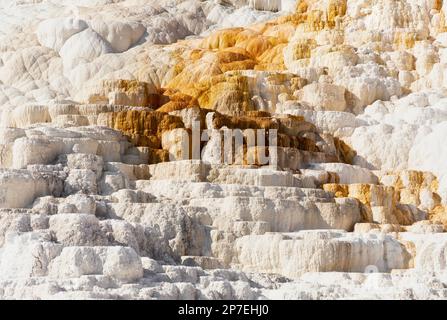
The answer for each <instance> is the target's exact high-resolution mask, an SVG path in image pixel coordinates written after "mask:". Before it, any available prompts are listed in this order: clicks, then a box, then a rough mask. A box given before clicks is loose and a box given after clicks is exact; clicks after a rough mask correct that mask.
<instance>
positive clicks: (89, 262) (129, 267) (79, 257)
mask: <svg viewBox="0 0 447 320" xmlns="http://www.w3.org/2000/svg"><path fill="white" fill-rule="evenodd" d="M101 274H102V275H105V276H110V277H113V278H116V279H118V280H119V281H122V282H134V281H137V280H139V279H140V278H142V277H143V266H142V263H141V259H140V257H139V256H138V255H137V254H136V253H135V251H134V250H133V249H132V248H128V247H119V246H114V247H65V248H64V249H63V250H62V252H61V254H60V255H59V256H58V257H57V258H56V259H54V260H53V261H52V263H51V265H50V266H49V276H51V277H57V278H73V277H80V276H82V275H101Z"/></svg>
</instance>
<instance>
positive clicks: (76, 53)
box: [59, 29, 113, 69]
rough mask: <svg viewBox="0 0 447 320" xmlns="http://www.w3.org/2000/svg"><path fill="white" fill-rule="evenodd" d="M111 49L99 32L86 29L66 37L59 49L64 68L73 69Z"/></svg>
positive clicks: (109, 51) (111, 50) (110, 51)
mask: <svg viewBox="0 0 447 320" xmlns="http://www.w3.org/2000/svg"><path fill="white" fill-rule="evenodd" d="M112 52H113V49H112V47H111V46H110V44H109V43H108V42H107V41H105V40H104V39H103V38H101V36H100V35H99V34H97V33H96V32H95V31H93V30H92V29H86V30H84V31H82V32H80V33H77V34H75V35H74V36H72V37H71V38H70V39H68V40H67V41H66V42H65V44H64V45H63V46H62V48H61V49H60V51H59V54H60V56H61V57H62V59H63V61H64V67H65V68H66V69H73V68H75V67H76V66H78V65H79V64H82V63H88V62H91V61H93V60H94V59H96V58H98V57H99V56H101V55H103V54H106V53H112Z"/></svg>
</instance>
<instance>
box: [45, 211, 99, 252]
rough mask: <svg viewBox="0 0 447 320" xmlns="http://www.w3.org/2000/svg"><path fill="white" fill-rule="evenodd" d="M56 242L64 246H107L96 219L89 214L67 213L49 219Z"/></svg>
mask: <svg viewBox="0 0 447 320" xmlns="http://www.w3.org/2000/svg"><path fill="white" fill-rule="evenodd" d="M49 229H50V230H51V231H52V232H53V233H54V235H55V238H56V241H57V242H58V243H62V244H63V245H65V246H89V245H90V246H95V245H98V246H100V245H105V244H107V239H106V237H105V234H104V233H103V232H102V230H101V226H100V224H99V221H98V219H97V218H96V217H95V216H94V215H91V214H82V213H69V214H56V215H54V216H51V217H50V228H49Z"/></svg>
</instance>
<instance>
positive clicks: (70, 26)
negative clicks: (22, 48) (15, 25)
mask: <svg viewBox="0 0 447 320" xmlns="http://www.w3.org/2000/svg"><path fill="white" fill-rule="evenodd" d="M87 28H88V24H87V23H86V22H85V21H84V20H80V19H73V18H55V19H48V20H45V21H42V22H41V23H40V24H39V26H38V27H37V30H36V34H37V38H38V40H39V42H40V44H41V45H42V46H45V47H48V48H51V49H53V50H55V51H57V52H59V50H60V49H61V48H62V46H63V45H64V43H65V41H67V40H68V39H69V38H70V37H71V36H73V35H75V34H76V33H79V32H81V31H83V30H85V29H87Z"/></svg>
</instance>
